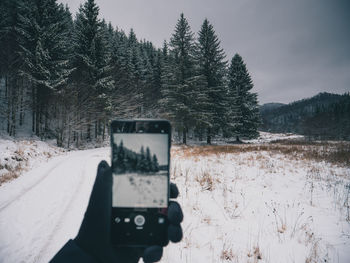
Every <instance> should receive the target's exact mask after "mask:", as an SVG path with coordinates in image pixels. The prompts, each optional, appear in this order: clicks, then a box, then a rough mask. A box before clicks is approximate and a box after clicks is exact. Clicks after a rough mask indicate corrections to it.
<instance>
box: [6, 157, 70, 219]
mask: <svg viewBox="0 0 350 263" xmlns="http://www.w3.org/2000/svg"><path fill="white" fill-rule="evenodd" d="M68 158H70V156H67V157H66V158H64V159H63V160H61V161H60V162H59V163H57V164H55V165H54V166H53V167H50V168H48V169H47V170H46V171H45V172H43V173H42V174H43V176H41V177H39V178H38V179H37V180H35V182H34V183H32V184H31V185H30V186H28V187H25V188H24V189H23V190H22V191H20V192H19V193H18V194H17V195H16V196H15V197H12V198H11V199H10V200H7V201H5V202H3V203H2V204H1V205H0V213H1V212H2V211H3V210H5V209H6V208H7V207H9V206H10V205H11V204H12V203H14V202H15V201H19V200H20V199H22V198H23V197H24V196H25V195H26V194H27V193H28V192H30V191H31V190H32V189H34V188H35V187H36V186H38V185H40V183H42V182H43V181H45V179H46V178H48V177H49V175H50V174H51V173H52V172H53V171H54V170H55V169H56V168H57V167H58V166H60V165H62V164H63V163H64V162H65V161H66V160H67V159H68Z"/></svg>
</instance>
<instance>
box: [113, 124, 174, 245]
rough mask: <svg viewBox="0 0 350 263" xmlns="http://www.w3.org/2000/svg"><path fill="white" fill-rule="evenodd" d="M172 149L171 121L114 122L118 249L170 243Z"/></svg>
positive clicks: (114, 188) (114, 212)
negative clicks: (169, 205)
mask: <svg viewBox="0 0 350 263" xmlns="http://www.w3.org/2000/svg"><path fill="white" fill-rule="evenodd" d="M170 146H171V126H170V123H169V122H168V121H166V120H122V119H120V120H115V121H113V122H112V123H111V148H112V154H111V157H112V173H113V188H112V213H111V242H112V244H113V245H115V246H128V247H147V246H152V245H159V246H165V245H166V244H167V242H168V236H167V229H168V220H167V208H168V203H169V166H170Z"/></svg>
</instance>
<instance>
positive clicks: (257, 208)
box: [0, 144, 350, 263]
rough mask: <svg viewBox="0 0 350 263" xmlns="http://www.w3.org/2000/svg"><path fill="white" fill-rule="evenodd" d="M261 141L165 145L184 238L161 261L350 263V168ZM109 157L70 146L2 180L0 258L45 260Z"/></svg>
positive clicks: (68, 231) (70, 227) (71, 229)
mask: <svg viewBox="0 0 350 263" xmlns="http://www.w3.org/2000/svg"><path fill="white" fill-rule="evenodd" d="M269 147H270V146H269V145H267V146H266V144H264V145H262V144H253V145H234V146H228V147H225V146H211V147H203V146H193V147H180V146H176V147H173V149H172V156H171V157H172V163H171V177H172V181H174V182H175V183H176V184H177V185H178V187H179V189H180V196H179V198H178V201H179V202H180V203H181V205H182V207H183V210H184V214H185V219H184V223H183V225H182V226H183V229H184V239H183V241H182V242H180V243H179V244H170V245H169V246H168V247H167V248H166V249H165V253H164V256H163V259H162V261H161V262H169V263H170V262H191V263H192V262H194V263H195V262H321V261H322V262H341V263H342V262H350V252H349V251H350V224H349V218H348V217H349V214H348V213H349V202H350V201H349V191H350V181H349V179H350V169H349V167H341V166H336V165H335V164H330V163H328V162H325V161H316V160H314V161H313V160H312V159H306V158H303V155H300V156H299V155H295V154H289V153H288V151H286V149H285V148H284V150H278V147H282V146H279V145H276V144H273V145H271V147H273V148H271V149H270V148H269ZM283 147H288V146H283ZM300 147H301V148H300V149H302V150H304V151H305V150H306V151H307V149H308V147H310V149H311V148H312V147H315V146H307V145H306V146H300ZM109 154H110V149H109V147H106V148H98V149H92V150H84V151H74V152H68V153H65V154H62V155H59V156H56V157H53V158H51V159H50V160H48V161H47V162H46V161H45V162H41V163H40V165H37V166H35V167H33V169H31V170H30V171H28V172H26V173H25V174H23V175H22V176H20V177H19V178H17V179H16V180H12V181H10V182H7V183H4V184H3V185H2V186H0V262H47V261H48V260H49V259H50V258H51V257H52V256H53V255H54V254H55V253H56V252H57V251H58V250H59V248H61V247H62V245H63V244H64V243H65V242H66V241H67V240H68V239H69V238H72V237H74V236H75V235H76V233H77V231H78V229H79V226H80V223H81V220H82V218H83V214H84V212H85V209H86V206H87V203H88V199H89V195H90V192H91V188H92V185H93V182H94V179H95V176H96V168H97V164H98V163H99V161H100V160H102V159H105V160H107V161H109V160H110V156H109ZM298 156H299V157H300V158H299V157H298ZM305 156H306V155H305Z"/></svg>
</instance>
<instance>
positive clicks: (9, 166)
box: [0, 139, 64, 185]
mask: <svg viewBox="0 0 350 263" xmlns="http://www.w3.org/2000/svg"><path fill="white" fill-rule="evenodd" d="M63 152H64V150H63V149H62V148H58V147H55V146H53V144H51V143H50V142H43V141H39V140H11V139H0V185H2V184H4V183H6V182H8V181H10V180H13V179H15V178H17V177H19V176H20V175H21V174H22V173H23V172H25V171H28V170H30V169H32V168H33V167H36V166H38V165H39V163H41V162H45V161H47V160H48V159H50V158H51V157H52V156H56V155H59V154H62V153H63Z"/></svg>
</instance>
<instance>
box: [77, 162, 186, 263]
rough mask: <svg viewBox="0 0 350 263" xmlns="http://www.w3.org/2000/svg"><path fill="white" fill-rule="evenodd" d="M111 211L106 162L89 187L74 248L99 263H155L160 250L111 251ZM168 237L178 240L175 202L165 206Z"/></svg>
mask: <svg viewBox="0 0 350 263" xmlns="http://www.w3.org/2000/svg"><path fill="white" fill-rule="evenodd" d="M178 193H179V191H178V189H177V187H176V185H175V184H171V185H170V198H176V197H177V196H178ZM111 208H112V171H111V168H110V167H109V165H108V164H107V162H106V161H102V162H100V164H99V165H98V169H97V176H96V180H95V184H94V186H93V189H92V192H91V196H90V201H89V205H88V208H87V210H86V212H85V216H84V219H83V222H82V224H81V227H80V230H79V233H78V235H77V237H76V238H75V242H76V244H77V245H78V246H79V247H80V248H81V249H82V250H83V251H85V253H87V254H89V255H90V256H91V257H93V258H94V259H96V260H97V261H99V262H117V263H124V262H125V263H129V262H130V263H133V262H138V261H139V259H140V257H143V260H144V262H156V261H159V260H160V259H161V257H162V254H163V248H162V247H160V246H151V247H147V248H146V249H141V248H118V249H117V248H114V247H112V244H111V242H110V240H111V238H110V235H111V222H110V220H111ZM168 219H169V227H168V237H169V240H170V241H172V242H179V241H180V240H181V239H182V229H181V226H180V223H181V222H182V220H183V213H182V210H181V207H180V205H179V204H178V203H177V202H175V201H170V202H169V207H168Z"/></svg>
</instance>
